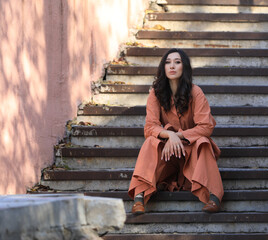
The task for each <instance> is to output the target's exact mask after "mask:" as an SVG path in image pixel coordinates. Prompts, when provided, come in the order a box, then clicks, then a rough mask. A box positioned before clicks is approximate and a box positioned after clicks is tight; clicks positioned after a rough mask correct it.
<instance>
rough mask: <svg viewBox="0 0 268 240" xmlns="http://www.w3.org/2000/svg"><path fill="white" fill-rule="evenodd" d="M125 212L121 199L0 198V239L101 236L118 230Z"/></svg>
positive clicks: (73, 196)
mask: <svg viewBox="0 0 268 240" xmlns="http://www.w3.org/2000/svg"><path fill="white" fill-rule="evenodd" d="M125 219H126V214H125V210H124V205H123V201H122V200H121V199H111V198H99V197H86V196H84V195H83V194H40V195H10V196H2V197H0V239H5V240H9V239H10V240H11V239H12V240H14V239H22V240H28V239H37V240H43V239H55V240H56V239H101V238H100V237H99V236H98V235H99V234H102V233H105V232H108V231H111V230H118V229H121V228H122V227H123V225H124V222H125Z"/></svg>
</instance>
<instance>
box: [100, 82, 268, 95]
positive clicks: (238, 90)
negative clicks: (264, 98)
mask: <svg viewBox="0 0 268 240" xmlns="http://www.w3.org/2000/svg"><path fill="white" fill-rule="evenodd" d="M199 87H200V88H201V89H202V90H203V91H204V93H205V94H213V93H214V94H216V93H219V94H268V86H266V85H263V86H252V85H236V86H231V85H230V86H229V85H225V86H224V85H218V86H216V85H199ZM150 88H151V85H128V84H102V85H101V87H100V93H102V94H106V93H113V94H116V93H118V94H125V93H133V94H136V93H146V94H148V93H149V90H150Z"/></svg>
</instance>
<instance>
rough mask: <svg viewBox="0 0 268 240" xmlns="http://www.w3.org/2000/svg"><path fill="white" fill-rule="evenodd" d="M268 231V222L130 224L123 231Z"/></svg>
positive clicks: (140, 232)
mask: <svg viewBox="0 0 268 240" xmlns="http://www.w3.org/2000/svg"><path fill="white" fill-rule="evenodd" d="M226 231H228V232H231V233H254V232H255V233H256V232H259V233H261V232H263V233H267V231H268V225H267V223H246V224H245V223H192V224H188V223H175V224H174V223H166V224H163V223H161V224H128V225H126V226H125V227H124V228H123V230H122V231H121V233H139V234H142V233H147V234H148V233H181V234H182V233H193V232H194V233H208V232H209V233H224V232H226Z"/></svg>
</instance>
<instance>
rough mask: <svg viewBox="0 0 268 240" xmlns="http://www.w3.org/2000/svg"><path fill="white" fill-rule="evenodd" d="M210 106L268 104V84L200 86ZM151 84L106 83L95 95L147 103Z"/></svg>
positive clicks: (101, 100)
mask: <svg viewBox="0 0 268 240" xmlns="http://www.w3.org/2000/svg"><path fill="white" fill-rule="evenodd" d="M200 87H201V88H202V89H204V93H205V94H206V97H207V100H208V102H209V104H210V106H217V105H219V104H220V105H222V106H237V105H240V106H243V105H251V106H267V105H268V94H267V93H268V86H261V87H260V86H200ZM149 89H150V85H125V84H123V85H121V84H120V85H116V84H104V85H102V86H101V87H100V89H99V90H100V92H99V94H95V95H93V101H94V102H95V103H96V104H108V105H120V104H122V103H124V105H125V106H134V105H146V102H147V97H148V93H149Z"/></svg>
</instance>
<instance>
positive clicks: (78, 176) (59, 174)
mask: <svg viewBox="0 0 268 240" xmlns="http://www.w3.org/2000/svg"><path fill="white" fill-rule="evenodd" d="M220 173H221V177H222V179H223V180H237V179H238V180H241V179H245V180H256V179H264V180H267V179H268V169H267V168H265V169H243V168H220ZM132 174H133V169H116V170H114V169H106V170H104V169H102V170H87V171H82V170H65V171H62V170H45V171H44V172H43V179H44V181H76V180H77V181H79V180H111V181H112V180H130V179H131V176H132Z"/></svg>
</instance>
